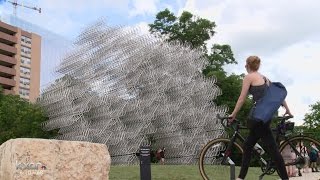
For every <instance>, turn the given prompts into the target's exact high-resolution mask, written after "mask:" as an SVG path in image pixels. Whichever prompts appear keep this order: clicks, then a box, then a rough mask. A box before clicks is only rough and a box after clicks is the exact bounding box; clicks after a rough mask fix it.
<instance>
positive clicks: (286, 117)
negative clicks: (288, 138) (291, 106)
mask: <svg viewBox="0 0 320 180" xmlns="http://www.w3.org/2000/svg"><path fill="white" fill-rule="evenodd" d="M291 118H293V116H278V117H277V119H278V120H280V121H286V120H288V119H291Z"/></svg>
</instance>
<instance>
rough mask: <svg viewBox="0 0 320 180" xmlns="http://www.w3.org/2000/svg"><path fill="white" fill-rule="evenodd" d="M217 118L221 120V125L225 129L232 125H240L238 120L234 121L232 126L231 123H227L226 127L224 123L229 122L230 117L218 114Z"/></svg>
mask: <svg viewBox="0 0 320 180" xmlns="http://www.w3.org/2000/svg"><path fill="white" fill-rule="evenodd" d="M217 118H218V119H220V120H221V124H222V126H223V127H225V128H226V127H227V126H229V125H232V124H237V125H240V121H239V120H237V119H235V120H233V121H232V122H231V123H230V124H229V122H227V126H226V125H224V123H223V121H225V120H229V119H230V117H229V116H221V115H220V114H217Z"/></svg>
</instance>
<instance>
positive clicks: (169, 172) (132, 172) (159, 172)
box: [109, 164, 280, 180]
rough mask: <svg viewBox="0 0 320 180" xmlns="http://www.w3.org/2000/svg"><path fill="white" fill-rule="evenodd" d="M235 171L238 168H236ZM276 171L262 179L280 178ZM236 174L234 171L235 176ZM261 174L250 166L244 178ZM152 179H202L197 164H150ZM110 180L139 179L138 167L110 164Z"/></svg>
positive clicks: (224, 176)
mask: <svg viewBox="0 0 320 180" xmlns="http://www.w3.org/2000/svg"><path fill="white" fill-rule="evenodd" d="M237 172H239V169H238V168H237ZM276 174H277V173H274V174H273V175H266V176H265V177H264V178H263V179H264V180H278V179H280V178H279V176H278V175H276ZM219 175H220V176H219V177H220V178H219V179H225V180H229V179H230V178H229V177H228V176H227V175H228V172H221V173H219ZM237 175H238V174H237V173H236V176H237ZM259 175H261V170H260V168H256V167H250V168H249V171H248V175H247V177H246V180H257V179H259ZM151 178H152V180H202V178H201V176H200V173H199V170H198V166H196V165H155V164H152V165H151ZM109 179H110V180H118V179H119V180H140V167H139V166H138V165H132V166H111V169H110V173H109Z"/></svg>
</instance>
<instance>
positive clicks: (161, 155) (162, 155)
mask: <svg viewBox="0 0 320 180" xmlns="http://www.w3.org/2000/svg"><path fill="white" fill-rule="evenodd" d="M165 150H166V148H164V147H162V149H160V157H161V161H160V163H161V164H162V165H164V152H165Z"/></svg>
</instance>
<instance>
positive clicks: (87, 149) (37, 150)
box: [0, 138, 111, 180]
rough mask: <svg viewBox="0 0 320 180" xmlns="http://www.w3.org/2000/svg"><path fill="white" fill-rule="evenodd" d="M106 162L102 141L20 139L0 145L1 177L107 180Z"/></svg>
mask: <svg viewBox="0 0 320 180" xmlns="http://www.w3.org/2000/svg"><path fill="white" fill-rule="evenodd" d="M110 165H111V158H110V155H109V152H108V149H107V146H106V145H104V144H97V143H89V142H82V141H61V140H48V139H32V138H20V139H11V140H8V141H7V142H5V143H3V144H2V145H1V146H0V179H1V180H12V179H18V180H29V179H30V180H35V179H48V180H51V179H57V180H66V179H90V180H94V179H97V180H98V179H99V180H102V179H103V180H105V179H106V180H107V179H109V170H110Z"/></svg>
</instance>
